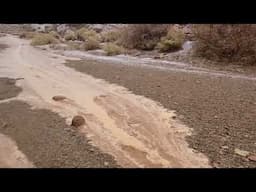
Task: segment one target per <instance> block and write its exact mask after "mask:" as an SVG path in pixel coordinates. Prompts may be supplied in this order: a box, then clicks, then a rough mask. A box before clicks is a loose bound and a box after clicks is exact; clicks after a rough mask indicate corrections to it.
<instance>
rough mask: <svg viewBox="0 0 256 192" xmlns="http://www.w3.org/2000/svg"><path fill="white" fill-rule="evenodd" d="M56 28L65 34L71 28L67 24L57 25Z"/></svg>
mask: <svg viewBox="0 0 256 192" xmlns="http://www.w3.org/2000/svg"><path fill="white" fill-rule="evenodd" d="M56 30H57V32H58V33H59V34H62V35H64V34H65V33H66V32H67V31H68V30H70V27H69V26H68V25H67V24H60V25H58V26H57V29H56Z"/></svg>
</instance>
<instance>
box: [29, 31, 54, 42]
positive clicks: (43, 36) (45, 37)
mask: <svg viewBox="0 0 256 192" xmlns="http://www.w3.org/2000/svg"><path fill="white" fill-rule="evenodd" d="M54 43H59V41H58V39H56V38H55V37H54V36H53V35H51V34H47V33H40V34H36V35H35V36H34V37H33V38H32V41H31V45H47V44H54Z"/></svg>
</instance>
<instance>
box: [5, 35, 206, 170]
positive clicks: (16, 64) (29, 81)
mask: <svg viewBox="0 0 256 192" xmlns="http://www.w3.org/2000/svg"><path fill="white" fill-rule="evenodd" d="M0 42H3V43H5V44H8V46H9V48H8V49H6V50H4V51H3V52H2V53H0V68H1V70H0V76H2V77H10V78H24V79H21V80H19V81H18V82H17V85H18V86H20V87H22V89H23V91H22V93H21V94H20V95H19V96H18V97H17V98H16V99H18V100H22V101H25V102H27V103H29V104H30V105H32V106H33V107H34V108H44V109H49V110H51V111H54V112H57V113H58V114H59V115H61V116H62V117H65V118H66V120H67V123H68V124H70V122H71V119H72V117H73V116H74V115H82V116H83V117H84V118H85V120H86V124H85V125H84V126H83V127H81V129H79V130H80V131H81V132H83V133H84V134H86V135H87V137H89V138H90V140H91V142H92V144H93V145H95V146H97V147H99V148H100V149H101V150H102V151H104V152H107V153H109V154H111V155H113V156H114V157H115V158H116V160H117V162H118V163H119V164H120V165H121V166H123V167H209V162H208V159H207V158H206V157H205V156H204V155H203V154H201V153H198V152H195V151H194V150H192V149H191V148H189V147H188V144H187V142H186V141H185V137H186V136H188V135H190V134H191V132H192V130H191V129H190V128H189V127H187V126H185V125H184V124H182V122H179V121H178V120H176V119H174V118H172V117H173V116H175V112H174V111H168V110H167V109H165V108H163V107H162V106H161V105H160V104H159V103H156V102H155V101H153V100H150V99H147V98H145V97H143V96H138V95H134V94H133V93H131V92H129V91H128V90H127V89H126V88H124V87H121V86H117V85H114V84H109V83H107V82H105V81H103V80H100V79H95V78H93V77H92V76H89V75H87V74H83V73H80V72H77V71H75V70H73V69H71V68H68V67H66V66H64V65H63V63H64V62H65V60H66V59H75V58H74V57H70V56H69V57H66V56H61V55H57V54H55V53H54V52H52V51H49V50H40V49H37V48H34V47H32V46H30V45H29V42H28V41H27V40H22V39H19V38H16V37H14V36H10V35H7V36H5V37H2V38H1V39H0ZM73 56H74V55H73ZM101 58H102V57H101ZM117 58H118V59H119V57H117ZM121 58H122V60H123V61H125V60H126V61H127V62H130V60H129V59H125V58H126V57H125V56H123V57H121ZM141 61H142V62H144V63H148V62H149V63H150V62H151V61H150V60H141ZM55 95H64V96H65V97H67V99H66V100H64V101H59V102H56V101H53V100H52V97H53V96H55ZM21 115H22V114H21Z"/></svg>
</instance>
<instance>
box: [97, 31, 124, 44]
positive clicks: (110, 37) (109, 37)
mask: <svg viewBox="0 0 256 192" xmlns="http://www.w3.org/2000/svg"><path fill="white" fill-rule="evenodd" d="M120 36H121V31H120V30H114V31H107V32H103V33H102V34H101V39H102V41H103V42H115V41H117V40H118V39H119V38H120Z"/></svg>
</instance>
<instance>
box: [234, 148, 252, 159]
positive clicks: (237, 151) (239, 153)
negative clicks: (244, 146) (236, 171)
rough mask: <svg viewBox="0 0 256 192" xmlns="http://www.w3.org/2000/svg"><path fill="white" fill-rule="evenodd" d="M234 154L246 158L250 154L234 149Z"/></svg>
mask: <svg viewBox="0 0 256 192" xmlns="http://www.w3.org/2000/svg"><path fill="white" fill-rule="evenodd" d="M235 154H237V155H240V156H242V157H246V156H247V155H249V154H250V152H248V151H244V150H241V149H237V148H236V149H235Z"/></svg>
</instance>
